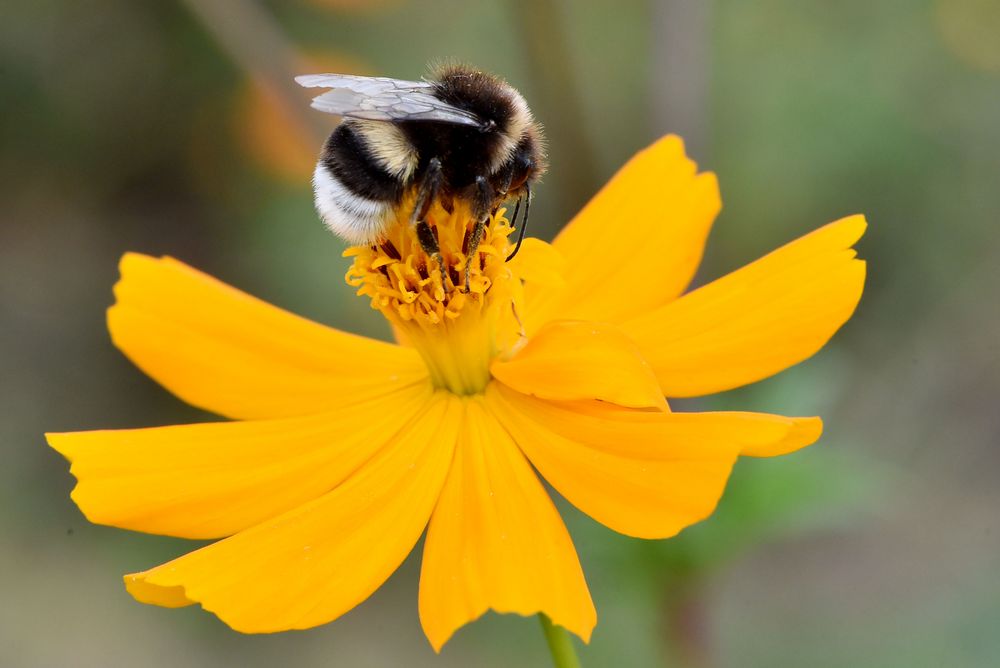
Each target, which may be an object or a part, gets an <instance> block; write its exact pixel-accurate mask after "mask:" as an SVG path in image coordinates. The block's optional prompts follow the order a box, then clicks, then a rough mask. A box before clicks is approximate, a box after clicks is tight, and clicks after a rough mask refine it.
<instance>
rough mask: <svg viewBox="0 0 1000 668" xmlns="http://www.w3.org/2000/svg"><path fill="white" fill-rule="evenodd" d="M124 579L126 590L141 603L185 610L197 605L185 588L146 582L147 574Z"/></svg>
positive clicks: (135, 574) (129, 575)
mask: <svg viewBox="0 0 1000 668" xmlns="http://www.w3.org/2000/svg"><path fill="white" fill-rule="evenodd" d="M122 579H123V580H124V581H125V590H126V591H128V593H129V594H131V595H132V598H134V599H135V600H136V601H138V602H139V603H148V604H150V605H158V606H160V607H163V608H183V607H185V606H188V605H193V604H195V603H197V601H194V600H192V599H190V598H188V597H187V595H186V593H185V591H184V587H183V586H180V585H177V586H172V587H164V586H161V585H156V584H152V583H150V582H148V581H147V580H146V573H145V572H143V573H129V574H128V575H125V576H124V577H123V578H122Z"/></svg>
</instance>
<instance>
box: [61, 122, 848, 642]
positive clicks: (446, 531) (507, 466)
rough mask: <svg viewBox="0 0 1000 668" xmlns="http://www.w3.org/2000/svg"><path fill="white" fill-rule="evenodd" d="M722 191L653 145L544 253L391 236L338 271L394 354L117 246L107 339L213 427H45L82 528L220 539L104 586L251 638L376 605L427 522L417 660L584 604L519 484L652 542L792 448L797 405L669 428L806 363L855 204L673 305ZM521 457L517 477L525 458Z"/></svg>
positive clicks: (561, 531)
mask: <svg viewBox="0 0 1000 668" xmlns="http://www.w3.org/2000/svg"><path fill="white" fill-rule="evenodd" d="M719 207H720V201H719V196H718V190H717V184H716V180H715V176H714V175H713V174H710V173H701V174H698V173H697V168H696V166H695V164H694V163H693V162H691V161H690V160H689V159H688V158H687V157H686V156H685V154H684V147H683V144H682V142H681V141H680V139H678V138H677V137H666V138H664V139H662V140H660V141H659V142H657V143H656V144H654V145H653V146H652V147H650V148H648V149H646V150H644V151H642V152H641V153H639V154H638V155H637V156H636V157H635V158H633V159H632V160H631V161H630V162H629V163H628V164H627V165H626V166H625V167H624V168H623V169H622V170H621V171H620V172H619V173H618V175H616V176H615V177H614V179H613V180H612V181H611V182H610V183H609V184H608V185H607V186H606V187H605V188H604V189H603V190H601V192H600V193H599V194H598V195H597V196H596V197H595V198H594V200H593V201H592V202H590V204H588V205H587V207H586V208H585V209H584V210H583V211H582V212H581V213H580V214H579V215H578V216H577V217H576V218H575V219H574V220H573V222H572V223H571V224H570V225H569V226H568V227H567V228H566V229H565V230H564V231H563V232H562V234H560V235H559V237H558V238H557V239H556V240H555V242H554V243H553V244H552V245H551V246H550V245H548V244H545V243H543V242H541V241H538V240H527V241H526V242H525V245H524V247H523V248H522V249H521V251H520V253H519V254H518V256H517V257H516V258H515V259H514V260H513V261H511V262H505V259H506V257H507V255H508V254H509V251H510V247H511V243H510V242H509V241H508V236H509V235H510V233H511V229H510V226H509V223H508V222H507V220H506V219H505V218H504V217H503V215H502V212H501V214H500V215H497V216H494V217H493V219H492V220H491V221H490V225H489V230H488V232H487V234H486V237H485V238H484V241H483V243H482V245H481V246H480V248H479V252H478V253H477V254H476V257H474V258H473V260H472V263H471V272H470V287H471V289H470V290H469V292H465V290H464V276H463V275H462V274H463V272H464V269H465V266H466V258H465V254H464V252H463V243H464V235H465V234H466V231H467V230H468V229H469V227H470V226H471V221H470V220H469V219H468V212H467V211H466V210H465V209H463V208H462V207H457V208H456V209H455V210H454V211H453V212H451V213H450V214H449V213H447V212H445V211H444V210H443V209H441V208H440V206H438V207H436V208H435V209H434V210H433V213H432V215H431V219H432V223H433V225H434V226H435V227H436V230H437V234H438V237H439V242H440V246H441V256H440V259H439V258H437V257H434V258H429V257H427V256H426V255H424V253H423V252H422V251H421V249H420V245H419V244H418V243H417V242H416V239H415V237H414V236H413V233H412V231H411V230H410V228H409V226H408V225H406V224H405V223H403V224H400V225H398V226H397V227H396V228H395V229H394V230H393V231H392V232H391V234H390V236H389V238H388V239H387V240H386V242H385V243H383V244H381V245H380V246H379V247H376V248H368V247H358V248H353V249H350V250H349V251H348V252H347V253H346V254H347V255H350V256H352V257H353V258H354V262H353V265H352V267H351V269H350V271H349V272H348V276H347V280H348V282H349V283H350V284H352V285H354V286H356V287H357V288H358V291H359V294H363V295H366V296H368V297H370V298H371V300H372V306H373V307H374V308H377V309H379V310H380V311H381V312H382V313H384V314H385V315H386V317H387V318H388V319H389V320H390V321H391V323H392V324H393V326H394V328H395V330H396V333H397V336H398V339H399V340H400V342H401V345H394V344H389V343H383V342H380V341H374V340H370V339H366V338H362V337H359V336H353V335H350V334H345V333H343V332H339V331H336V330H333V329H330V328H327V327H324V326H322V325H319V324H316V323H313V322H310V321H308V320H304V319H302V318H299V317H297V316H295V315H292V314H290V313H288V312H285V311H282V310H280V309H278V308H275V307H273V306H270V305H268V304H266V303H264V302H261V301H258V300H257V299H255V298H253V297H251V296H249V295H246V294H244V293H242V292H239V291H238V290H236V289H234V288H231V287H229V286H227V285H224V284H222V283H220V282H218V281H216V280H214V279H212V278H210V277H209V276H206V275H204V274H202V273H199V272H198V271H196V270H194V269H192V268H190V267H188V266H186V265H184V264H182V263H180V262H178V261H177V260H174V259H171V258H160V259H156V258H152V257H147V256H143V255H136V254H128V255H126V256H125V257H124V258H123V259H122V263H121V272H122V277H121V280H120V282H119V283H118V284H117V285H116V286H115V295H116V298H117V302H116V304H115V305H114V306H113V307H111V309H110V310H109V312H108V324H109V327H110V330H111V336H112V338H113V340H114V342H115V345H117V346H118V347H119V348H120V349H121V350H122V351H123V352H124V353H125V354H126V355H127V356H128V357H129V358H130V359H132V360H133V361H134V362H135V363H136V364H137V365H138V366H139V367H140V368H141V369H142V370H143V371H145V372H146V373H147V374H149V375H150V376H151V377H153V378H155V379H156V380H157V381H159V382H160V383H161V384H162V385H163V386H164V387H166V388H167V389H169V390H170V391H172V392H173V393H175V394H176V395H177V396H179V397H180V398H182V399H184V400H185V401H187V402H189V403H191V404H194V405H195V406H199V407H201V408H204V409H207V410H209V411H212V412H215V413H219V414H221V415H224V416H226V417H229V418H233V419H234V420H235V421H233V422H222V423H209V424H194V425H183V426H173V427H159V428H152V429H136V430H124V431H95V432H82V433H69V434H49V435H48V439H49V443H50V444H51V446H52V447H53V448H55V449H56V450H58V451H59V452H61V453H62V454H63V455H65V456H66V457H67V458H68V459H69V460H70V461H71V462H72V469H71V471H72V473H73V474H74V475H75V476H76V477H77V479H78V484H77V486H76V488H75V489H74V491H73V499H74V500H75V501H76V503H77V504H78V505H79V506H80V508H81V510H82V511H83V512H84V514H85V515H86V516H87V517H88V518H89V519H90V520H91V521H93V522H97V523H100V524H108V525H112V526H117V527H122V528H126V529H133V530H137V531H145V532H149V533H156V534H167V535H172V536H181V537H185V538H201V539H204V538H220V539H222V540H219V541H218V542H215V543H213V544H211V545H208V546H206V547H203V548H201V549H199V550H196V551H195V552H192V553H190V554H187V555H184V556H181V557H179V558H177V559H175V560H173V561H171V562H169V563H166V564H163V565H162V566H158V567H156V568H152V569H150V570H147V571H143V572H141V573H135V574H131V575H127V576H125V585H126V587H127V588H128V591H129V592H130V593H131V594H132V595H133V596H134V597H135V598H136V599H138V600H139V601H142V602H146V603H153V604H156V605H162V606H168V607H174V606H184V605H190V604H193V603H199V604H201V605H202V607H204V608H205V609H206V610H209V611H211V612H213V613H215V614H216V615H218V616H219V617H220V618H221V619H222V620H223V621H225V622H226V623H227V624H229V625H230V626H231V627H233V628H234V629H237V630H239V631H244V632H249V633H260V632H273V631H282V630H286V629H303V628H309V627H312V626H316V625H319V624H324V623H326V622H329V621H331V620H333V619H335V618H337V617H338V616H340V615H342V614H344V613H345V612H347V611H348V610H350V609H351V608H353V607H354V606H356V605H358V604H359V603H360V602H362V601H363V600H365V599H366V598H367V597H368V596H369V595H371V594H372V592H374V591H375V589H377V588H378V587H379V586H380V585H381V584H382V583H383V582H384V581H385V580H386V578H388V577H389V575H390V574H391V573H392V572H393V571H394V570H395V569H396V568H397V567H398V566H399V564H400V563H401V562H402V561H403V559H404V558H405V557H406V555H407V554H408V553H409V552H410V551H411V549H412V548H413V546H414V544H415V543H416V542H417V540H418V538H419V537H420V535H421V534H422V533H423V532H424V530H425V529H426V531H427V536H426V542H425V545H424V552H423V562H422V571H421V577H420V595H419V613H420V620H421V623H422V624H423V628H424V630H425V632H426V634H427V637H428V638H429V640H430V642H431V644H432V645H433V647H434V648H435V649H440V648H441V646H442V645H443V644H444V643H445V642H446V641H447V640H448V638H449V637H451V635H452V634H453V633H454V632H455V630H456V629H458V628H459V627H461V626H462V625H463V624H466V623H468V622H470V621H472V620H474V619H476V618H478V617H479V616H480V615H482V614H483V613H484V612H486V611H487V610H495V611H497V612H504V613H510V612H514V613H519V614H522V615H528V614H534V613H537V612H544V613H545V614H547V615H548V616H549V617H550V618H551V619H552V620H553V621H554V622H555V623H556V624H559V625H561V626H563V627H565V628H567V629H569V630H570V631H572V632H574V633H576V634H577V635H578V636H580V637H581V638H583V639H584V640H588V639H589V637H590V634H591V631H592V629H593V627H594V625H595V623H596V613H595V611H594V607H593V603H592V602H591V599H590V594H589V592H588V590H587V585H586V583H585V581H584V577H583V572H582V571H581V568H580V564H579V561H578V559H577V555H576V552H575V550H574V547H573V544H572V542H571V540H570V537H569V534H568V533H567V531H566V528H565V526H564V525H563V522H562V520H561V519H560V517H559V514H558V513H557V511H556V508H555V506H554V505H553V503H552V501H551V500H550V498H549V496H548V494H547V493H546V491H545V488H544V487H543V486H542V483H541V482H540V480H539V478H538V476H537V475H536V474H535V471H537V472H538V473H540V474H541V475H542V476H543V477H544V478H545V479H546V480H547V481H548V482H549V483H550V484H551V485H552V486H553V487H554V488H555V489H556V490H557V491H558V492H559V493H560V494H562V495H563V496H564V497H565V498H566V499H567V500H568V501H569V502H570V503H572V504H574V505H576V506H577V507H578V508H580V509H581V510H582V511H583V512H585V513H587V514H588V515H590V516H591V517H593V518H594V519H596V520H597V521H599V522H601V523H603V524H605V525H606V526H608V527H609V528H611V529H613V530H615V531H618V532H621V533H624V534H627V535H629V536H637V537H642V538H666V537H669V536H672V535H674V534H676V533H677V532H678V531H680V530H681V529H683V528H684V527H686V526H688V525H690V524H692V523H694V522H697V521H699V520H701V519H703V518H705V517H706V516H708V515H709V514H710V513H711V512H712V510H713V509H714V508H715V505H716V502H717V501H718V499H719V497H720V495H721V494H722V491H723V488H724V486H725V483H726V479H727V477H728V475H729V472H730V469H731V468H732V466H733V463H734V461H735V459H736V457H737V456H739V455H750V456H756V457H762V456H765V457H766V456H771V455H778V454H783V453H787V452H791V451H793V450H796V449H798V448H801V447H803V446H805V445H808V444H810V443H812V442H814V441H815V440H816V439H817V438H818V437H819V435H820V431H821V428H822V427H821V422H820V420H819V418H815V417H810V418H790V417H782V416H777V415H768V414H759V413H674V412H671V411H670V409H669V408H668V406H667V403H666V401H665V400H664V395H666V396H667V397H689V396H698V395H703V394H706V393H711V392H717V391H720V390H727V389H729V388H733V387H737V386H740V385H744V384H747V383H751V382H753V381H756V380H759V379H761V378H765V377H767V376H770V375H772V374H774V373H777V372H779V371H781V370H782V369H785V368H786V367H788V366H790V365H792V364H795V363H797V362H799V361H801V360H803V359H805V358H807V357H809V356H810V355H812V354H813V353H815V352H816V351H817V350H818V349H819V348H820V347H822V346H823V344H824V343H826V341H827V340H828V339H829V338H830V337H831V336H832V335H833V333H834V332H835V331H836V330H837V329H838V328H839V327H840V326H841V325H842V324H843V323H844V322H845V321H846V320H847V319H848V318H849V317H850V315H851V313H852V312H853V310H854V308H855V306H856V305H857V302H858V299H859V298H860V296H861V291H862V287H863V284H864V273H865V265H864V263H863V262H861V261H860V260H857V259H855V252H854V251H853V250H852V249H851V246H852V245H853V244H854V243H855V241H856V240H857V239H858V238H859V237H860V236H861V234H862V233H863V231H864V228H865V222H864V219H863V218H862V217H861V216H853V217H849V218H845V219H843V220H840V221H837V222H835V223H831V224H829V225H827V226H826V227H823V228H820V229H819V230H816V231H815V232H813V233H811V234H809V235H806V236H805V237H802V238H801V239H798V240H797V241H794V242H792V243H790V244H788V245H786V246H784V247H783V248H780V249H778V250H777V251H774V252H773V253H771V254H769V255H767V256H766V257H764V258H762V259H760V260H758V261H756V262H754V263H752V264H750V265H748V266H746V267H744V268H742V269H739V270H738V271H735V272H733V273H731V274H729V275H727V276H725V277H723V278H721V279H718V280H716V281H714V282H712V283H709V284H707V285H705V286H704V287H701V288H698V289H696V290H693V291H691V292H688V293H687V294H683V296H682V293H683V291H684V289H685V287H686V286H687V284H688V282H689V281H690V280H691V277H692V275H693V274H694V272H695V269H696V267H697V265H698V263H699V260H700V258H701V254H702V247H703V245H704V242H705V238H706V236H707V235H708V231H709V228H710V226H711V223H712V220H713V219H714V217H715V215H716V214H717V213H718V210H719ZM533 469H534V470H533Z"/></svg>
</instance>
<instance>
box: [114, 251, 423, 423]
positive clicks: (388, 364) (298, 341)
mask: <svg viewBox="0 0 1000 668" xmlns="http://www.w3.org/2000/svg"><path fill="white" fill-rule="evenodd" d="M121 274H122V277H121V280H120V281H119V282H118V283H117V285H115V296H116V298H117V303H116V304H115V305H114V306H112V307H111V309H109V311H108V327H109V329H110V330H111V338H112V340H113V341H114V343H115V345H117V346H118V347H119V348H120V349H121V350H122V352H124V353H125V355H126V356H128V357H129V359H131V360H132V361H133V362H135V364H136V365H137V366H138V367H139V368H140V369H142V370H143V371H144V372H146V373H147V374H148V375H150V376H151V377H152V378H154V379H155V380H156V381H158V382H159V383H160V384H161V385H163V386H164V387H166V388H167V389H168V390H170V391H171V392H173V393H174V394H176V395H177V396H179V397H180V398H181V399H183V400H185V401H187V402H188V403H191V404H194V405H195V406H198V407H201V408H204V409H207V410H210V411H212V412H215V413H219V414H221V415H225V416H228V417H232V418H241V419H259V418H276V417H288V416H293V415H306V414H309V413H318V412H322V411H325V410H328V409H330V408H331V407H333V406H336V405H337V404H338V403H340V402H342V401H343V400H344V398H345V397H350V398H352V399H355V400H357V399H363V398H370V397H376V396H379V395H381V394H384V393H386V392H388V391H391V390H393V389H398V388H401V387H405V386H406V385H410V384H412V383H414V382H419V381H420V380H422V379H424V378H426V375H427V372H426V369H425V367H424V365H423V363H422V362H421V360H420V357H419V355H417V353H416V352H415V351H413V350H410V349H406V348H401V347H399V346H395V345H392V344H388V343H383V342H380V341H374V340H371V339H366V338H364V337H360V336H354V335H351V334H345V333H343V332H340V331H337V330H335V329H331V328H329V327H325V326H323V325H320V324H317V323H315V322H311V321H309V320H306V319H304V318H300V317H299V316H296V315H293V314H291V313H289V312H287V311H283V310H281V309H279V308H277V307H275V306H271V305H270V304H267V303H265V302H263V301H260V300H259V299H256V298H254V297H251V296H250V295H248V294H246V293H243V292H240V291H239V290H236V289H235V288H232V287H230V286H228V285H226V284H224V283H221V282H220V281H217V280H216V279H214V278H212V277H210V276H207V275H206V274H203V273H201V272H199V271H196V270H195V269H192V268H191V267H188V266H187V265H185V264H183V263H181V262H178V261H177V260H174V259H172V258H153V257H149V256H146V255H139V254H135V253H128V254H126V255H125V256H124V257H123V258H122V261H121Z"/></svg>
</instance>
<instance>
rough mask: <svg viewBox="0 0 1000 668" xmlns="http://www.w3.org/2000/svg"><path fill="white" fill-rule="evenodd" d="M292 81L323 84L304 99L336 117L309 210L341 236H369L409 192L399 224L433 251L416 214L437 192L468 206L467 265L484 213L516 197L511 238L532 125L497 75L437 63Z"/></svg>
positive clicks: (532, 167) (539, 164) (448, 206)
mask: <svg viewBox="0 0 1000 668" xmlns="http://www.w3.org/2000/svg"><path fill="white" fill-rule="evenodd" d="M295 80H296V81H297V82H298V83H299V84H300V85H302V86H304V87H306V88H328V89H330V90H328V91H327V92H325V93H323V94H321V95H319V96H317V97H316V98H314V99H313V101H312V107H313V108H314V109H317V110H319V111H324V112H327V113H330V114H336V115H339V116H342V117H343V118H344V120H343V122H342V123H341V124H340V125H338V126H337V128H336V129H334V131H333V132H332V133H331V134H330V137H329V139H327V141H326V143H325V145H324V146H323V150H322V153H321V154H320V157H319V161H318V162H317V164H316V169H315V171H314V173H313V188H314V191H315V202H316V210H317V212H318V213H319V216H320V218H321V219H322V220H323V222H324V223H325V224H326V226H327V227H328V228H329V229H330V230H331V231H333V232H334V233H335V234H337V235H339V236H340V237H342V238H343V239H344V240H346V241H347V242H349V243H352V244H356V245H360V244H376V243H378V242H379V240H380V238H381V237H382V236H383V235H384V233H385V231H386V230H387V228H388V227H389V226H390V225H391V224H392V222H393V221H394V220H395V214H396V212H397V211H398V207H399V206H400V205H401V203H402V202H403V199H404V197H405V196H406V195H408V194H412V193H414V192H415V195H416V196H415V199H414V201H415V206H414V209H413V211H412V213H411V215H410V220H409V223H410V225H412V226H414V228H415V230H416V233H417V238H418V239H419V240H420V245H421V246H422V248H423V250H424V252H426V253H427V254H428V255H430V256H434V257H438V258H440V249H439V246H438V241H437V238H436V236H435V234H434V231H433V230H432V228H431V227H430V226H429V225H428V223H427V220H426V216H427V212H428V210H429V209H430V207H431V204H432V203H433V202H434V201H435V200H437V201H439V202H440V203H441V204H442V206H443V207H444V208H445V210H447V211H449V212H450V211H453V210H454V205H455V203H456V201H461V202H463V203H466V204H468V205H469V207H470V210H471V211H472V215H473V220H474V221H475V223H474V227H473V229H472V231H471V233H470V234H469V238H468V256H469V258H470V259H469V262H468V263H467V264H466V270H465V277H466V290H468V281H469V263H471V258H472V256H474V254H475V250H476V248H478V246H479V243H480V241H481V240H482V237H483V233H484V231H485V229H486V223H487V221H488V220H489V216H490V214H492V213H495V212H496V210H497V209H498V208H499V206H500V204H502V203H503V202H504V201H507V200H517V206H516V208H515V210H514V215H513V216H512V218H511V224H512V225H513V226H515V227H516V226H517V220H516V219H517V215H518V211H520V209H521V203H522V202H523V203H524V217H523V219H522V222H521V225H520V229H519V236H518V241H517V245H516V246H515V249H514V251H513V252H512V253H511V254H510V257H508V258H507V259H508V260H510V259H511V258H513V257H514V255H515V254H516V253H517V250H518V249H519V248H520V245H521V240H522V239H523V238H524V229H525V226H526V224H527V220H528V208H529V200H530V198H531V184H532V183H533V182H534V181H535V180H537V179H538V178H539V177H540V176H541V175H542V173H543V172H544V171H545V167H546V162H545V151H544V147H543V138H542V132H541V127H540V126H539V125H538V123H537V122H535V120H534V118H533V117H532V115H531V111H530V110H529V109H528V105H527V103H526V102H525V101H524V98H523V97H522V96H521V94H520V93H519V92H517V90H515V89H514V88H513V87H512V86H510V85H509V84H507V83H506V82H505V81H503V80H502V79H499V78H497V77H495V76H493V75H490V74H487V73H485V72H481V71H479V70H475V69H472V68H469V67H465V66H451V67H447V68H445V69H443V70H441V71H440V72H438V73H437V75H436V76H434V77H433V78H431V79H427V80H424V81H403V80H400V79H390V78H386V77H362V76H353V75H347V74H309V75H303V76H299V77H296V78H295Z"/></svg>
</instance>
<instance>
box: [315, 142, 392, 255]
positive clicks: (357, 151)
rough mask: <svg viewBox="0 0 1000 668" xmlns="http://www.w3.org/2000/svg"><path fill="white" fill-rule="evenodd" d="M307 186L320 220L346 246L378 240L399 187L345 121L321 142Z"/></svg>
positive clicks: (387, 220) (389, 216)
mask: <svg viewBox="0 0 1000 668" xmlns="http://www.w3.org/2000/svg"><path fill="white" fill-rule="evenodd" d="M313 186H314V189H315V195H316V210H317V211H318V212H319V215H320V218H322V219H323V222H324V223H325V224H326V226H327V227H329V228H330V230H331V231H333V232H334V233H335V234H337V235H339V236H341V237H342V238H344V239H346V240H347V241H348V242H350V243H352V244H367V243H372V242H374V241H375V240H376V239H377V238H378V237H380V236H381V235H382V233H383V232H384V230H385V226H386V225H387V224H388V222H389V220H390V218H391V214H392V211H393V209H394V208H395V207H396V206H397V205H398V204H399V201H400V199H401V198H402V194H403V187H404V186H403V183H402V181H401V180H400V178H399V177H396V176H393V175H392V174H390V173H389V172H387V171H386V169H385V167H384V166H383V164H382V163H381V162H380V161H379V160H378V159H377V156H375V154H374V152H373V151H372V149H371V147H370V146H369V144H368V142H366V140H365V138H364V136H363V134H362V133H361V132H359V131H358V129H357V128H355V127H353V124H352V123H350V122H344V123H342V124H341V125H340V126H339V127H338V128H337V129H336V130H334V132H333V134H331V135H330V138H329V139H328V140H327V142H326V145H325V146H324V147H323V154H322V155H321V156H320V159H319V163H318V164H317V165H316V171H315V173H314V174H313Z"/></svg>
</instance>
